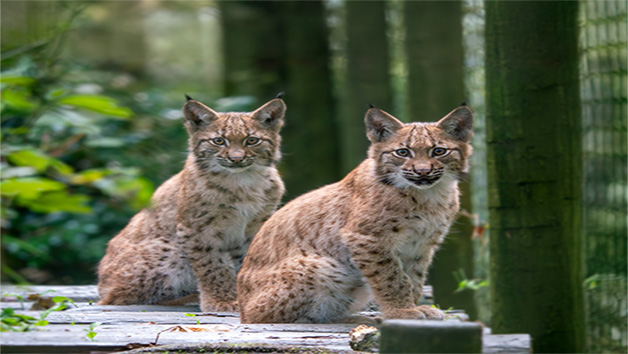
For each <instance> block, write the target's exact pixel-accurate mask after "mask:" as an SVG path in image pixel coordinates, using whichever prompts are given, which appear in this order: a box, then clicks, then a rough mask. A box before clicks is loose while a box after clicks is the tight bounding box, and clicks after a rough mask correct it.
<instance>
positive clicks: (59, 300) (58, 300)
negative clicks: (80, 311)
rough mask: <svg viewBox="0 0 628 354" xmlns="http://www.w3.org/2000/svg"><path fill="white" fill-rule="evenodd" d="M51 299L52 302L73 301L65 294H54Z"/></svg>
mask: <svg viewBox="0 0 628 354" xmlns="http://www.w3.org/2000/svg"><path fill="white" fill-rule="evenodd" d="M52 301H54V302H62V301H67V302H71V303H74V300H72V299H70V298H69V297H67V296H55V297H53V298H52Z"/></svg>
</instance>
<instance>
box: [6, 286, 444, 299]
mask: <svg viewBox="0 0 628 354" xmlns="http://www.w3.org/2000/svg"><path fill="white" fill-rule="evenodd" d="M50 291H52V292H50ZM1 292H2V297H1V298H0V301H15V298H14V297H11V296H5V295H6V294H17V295H20V296H23V297H25V298H26V297H27V296H28V295H29V294H43V293H46V296H66V297H69V298H70V299H72V300H74V301H75V302H90V301H93V302H97V301H98V300H99V296H98V289H97V287H96V285H2V288H1ZM432 298H433V295H432V287H431V286H430V285H425V286H424V288H423V299H422V300H424V302H431V301H432Z"/></svg>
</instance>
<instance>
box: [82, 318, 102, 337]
mask: <svg viewBox="0 0 628 354" xmlns="http://www.w3.org/2000/svg"><path fill="white" fill-rule="evenodd" d="M101 324H102V322H94V323H91V324H90V325H89V328H86V329H84V331H85V332H87V333H86V334H85V335H86V336H87V339H88V340H90V341H95V339H94V337H96V335H97V334H98V333H97V332H96V331H94V329H96V327H98V326H100V325H101Z"/></svg>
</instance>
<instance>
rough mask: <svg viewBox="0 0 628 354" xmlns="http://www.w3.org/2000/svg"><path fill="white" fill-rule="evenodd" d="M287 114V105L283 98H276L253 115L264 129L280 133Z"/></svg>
mask: <svg viewBox="0 0 628 354" xmlns="http://www.w3.org/2000/svg"><path fill="white" fill-rule="evenodd" d="M285 114H286V104H285V103H284V102H283V100H282V99H281V98H275V99H274V100H271V101H269V102H268V103H266V104H265V105H263V106H261V107H260V108H258V109H257V110H255V111H254V112H253V113H252V114H251V115H252V117H253V119H256V120H257V121H258V122H259V123H260V124H261V125H262V127H264V128H266V129H272V130H274V131H279V129H281V126H282V125H283V117H284V115H285Z"/></svg>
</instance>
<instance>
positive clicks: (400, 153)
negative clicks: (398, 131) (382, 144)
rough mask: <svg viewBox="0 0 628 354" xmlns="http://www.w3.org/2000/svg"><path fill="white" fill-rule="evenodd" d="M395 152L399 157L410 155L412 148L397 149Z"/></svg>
mask: <svg viewBox="0 0 628 354" xmlns="http://www.w3.org/2000/svg"><path fill="white" fill-rule="evenodd" d="M394 154H395V156H397V157H408V156H410V150H409V149H397V150H395V151H394Z"/></svg>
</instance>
